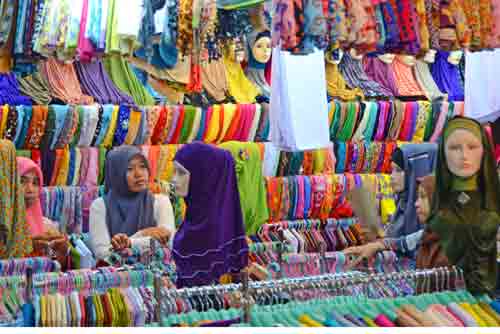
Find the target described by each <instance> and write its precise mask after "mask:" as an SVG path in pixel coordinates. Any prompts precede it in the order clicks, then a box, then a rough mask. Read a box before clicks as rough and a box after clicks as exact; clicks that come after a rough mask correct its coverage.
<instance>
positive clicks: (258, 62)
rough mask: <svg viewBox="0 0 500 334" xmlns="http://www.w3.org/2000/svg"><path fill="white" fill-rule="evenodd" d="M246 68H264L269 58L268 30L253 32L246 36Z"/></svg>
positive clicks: (269, 37)
mask: <svg viewBox="0 0 500 334" xmlns="http://www.w3.org/2000/svg"><path fill="white" fill-rule="evenodd" d="M247 42H248V53H249V55H248V66H250V67H253V68H264V67H265V65H266V64H267V62H269V59H270V58H271V51H272V49H271V33H270V32H269V30H264V31H261V32H253V33H251V34H249V35H248V36H247Z"/></svg>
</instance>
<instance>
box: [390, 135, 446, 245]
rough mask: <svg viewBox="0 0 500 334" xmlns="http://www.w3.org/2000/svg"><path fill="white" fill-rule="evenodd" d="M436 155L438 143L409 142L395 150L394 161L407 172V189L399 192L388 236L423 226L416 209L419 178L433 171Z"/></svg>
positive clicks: (405, 233)
mask: <svg viewBox="0 0 500 334" xmlns="http://www.w3.org/2000/svg"><path fill="white" fill-rule="evenodd" d="M436 155H437V145H436V144H408V145H404V146H402V147H400V148H398V149H396V151H394V153H393V161H394V162H395V163H396V164H398V165H401V166H400V167H401V169H403V171H404V172H405V189H404V191H403V192H402V193H400V194H398V198H397V211H396V215H395V217H394V219H393V223H392V224H390V225H389V226H388V228H387V230H386V237H389V238H397V237H401V236H404V235H408V234H411V233H414V232H417V231H418V230H419V229H420V228H421V226H420V223H419V222H418V221H417V213H416V209H415V201H416V199H417V179H418V178H420V177H423V176H426V175H429V174H431V173H432V172H433V170H434V167H435V164H436Z"/></svg>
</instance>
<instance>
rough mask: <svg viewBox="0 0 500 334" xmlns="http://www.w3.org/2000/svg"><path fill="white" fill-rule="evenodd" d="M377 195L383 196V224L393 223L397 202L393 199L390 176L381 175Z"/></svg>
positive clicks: (381, 206)
mask: <svg viewBox="0 0 500 334" xmlns="http://www.w3.org/2000/svg"><path fill="white" fill-rule="evenodd" d="M377 188H378V189H377V193H380V194H381V195H382V199H381V200H380V216H381V218H382V223H383V224H388V223H390V222H391V221H392V217H394V215H395V214H396V210H397V207H396V201H395V200H394V197H393V191H392V186H391V176H390V175H380V176H378V177H377Z"/></svg>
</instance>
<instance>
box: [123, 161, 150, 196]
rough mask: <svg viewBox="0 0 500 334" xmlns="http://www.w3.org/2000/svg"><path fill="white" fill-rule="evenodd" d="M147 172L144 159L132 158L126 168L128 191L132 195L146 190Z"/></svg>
mask: <svg viewBox="0 0 500 334" xmlns="http://www.w3.org/2000/svg"><path fill="white" fill-rule="evenodd" d="M148 183H149V170H148V167H147V165H146V163H145V162H144V159H143V158H141V157H139V156H137V157H134V158H132V159H131V160H130V161H129V163H128V168H127V184H128V189H129V190H130V191H131V192H134V193H140V192H142V191H144V190H147V189H148Z"/></svg>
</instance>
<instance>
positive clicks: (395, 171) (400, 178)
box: [391, 162, 405, 193]
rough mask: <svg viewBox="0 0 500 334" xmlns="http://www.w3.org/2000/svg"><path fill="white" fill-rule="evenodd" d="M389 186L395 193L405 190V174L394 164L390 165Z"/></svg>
mask: <svg viewBox="0 0 500 334" xmlns="http://www.w3.org/2000/svg"><path fill="white" fill-rule="evenodd" d="M391 166H392V174H391V186H392V190H393V191H394V192H395V193H401V192H403V191H404V190H405V172H404V170H402V169H401V168H400V167H399V166H398V165H397V164H395V163H394V162H392V163H391Z"/></svg>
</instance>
